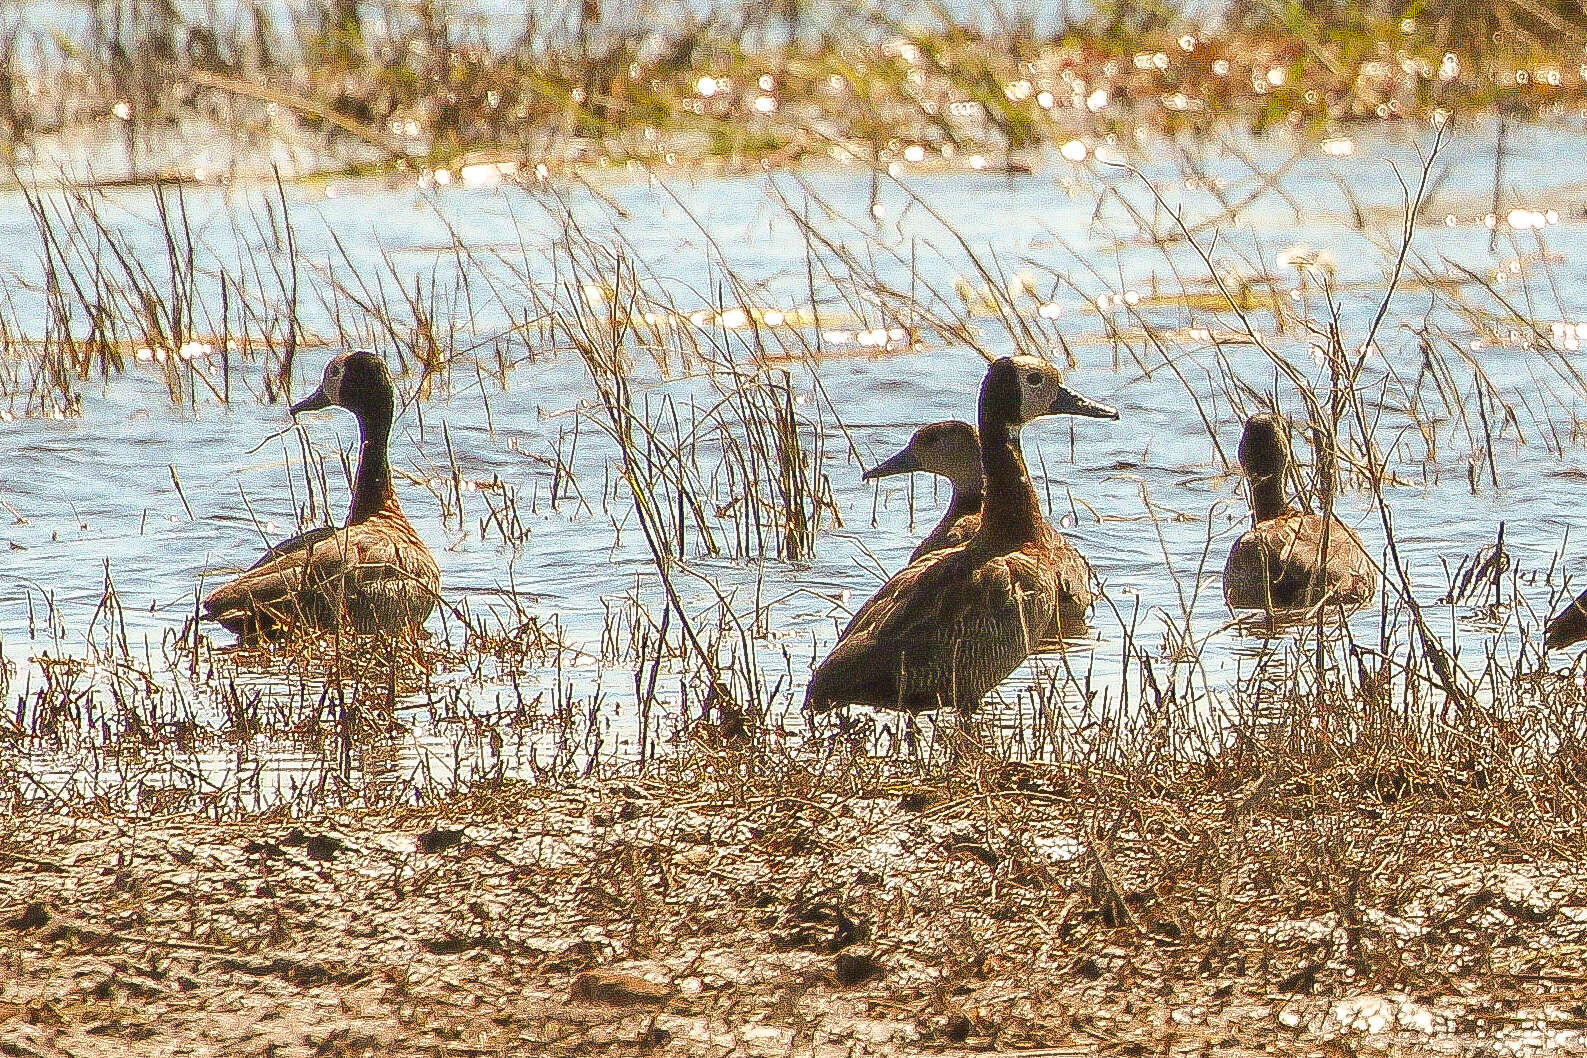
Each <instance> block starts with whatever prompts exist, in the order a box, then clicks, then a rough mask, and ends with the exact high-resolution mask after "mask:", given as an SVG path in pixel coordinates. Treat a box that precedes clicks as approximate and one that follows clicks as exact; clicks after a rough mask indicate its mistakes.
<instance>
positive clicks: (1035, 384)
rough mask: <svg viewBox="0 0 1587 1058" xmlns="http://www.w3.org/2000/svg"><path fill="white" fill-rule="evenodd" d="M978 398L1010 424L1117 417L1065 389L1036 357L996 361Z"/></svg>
mask: <svg viewBox="0 0 1587 1058" xmlns="http://www.w3.org/2000/svg"><path fill="white" fill-rule="evenodd" d="M981 395H982V396H981V399H982V401H983V403H984V402H986V400H987V399H988V398H991V401H992V403H993V405H994V406H995V407H998V408H1000V409H1001V410H1002V412H1003V414H1004V416H1005V417H1006V418H1008V419H1009V420H1010V421H1011V424H1019V423H1027V422H1030V421H1031V420H1032V419H1038V418H1040V417H1042V416H1043V415H1082V416H1086V417H1088V418H1092V419H1117V418H1118V417H1119V412H1118V409H1117V408H1112V407H1109V406H1108V405H1106V404H1102V403H1100V402H1098V401H1094V400H1092V399H1091V398H1089V397H1085V396H1082V395H1081V394H1079V393H1076V392H1075V391H1074V390H1072V389H1070V388H1069V387H1068V386H1066V385H1064V380H1063V375H1062V374H1060V373H1059V371H1058V369H1057V368H1056V367H1054V366H1053V365H1052V364H1050V363H1048V362H1047V361H1046V360H1043V359H1042V358H1041V357H1039V356H1027V355H1023V354H1021V355H1019V356H1005V357H1003V358H1002V359H1000V360H997V361H995V362H994V363H993V364H992V366H991V367H990V368H989V369H988V370H987V373H986V381H985V382H984V383H983V384H982V387H981ZM1009 412H1012V413H1013V414H1011V415H1010V414H1008V413H1009Z"/></svg>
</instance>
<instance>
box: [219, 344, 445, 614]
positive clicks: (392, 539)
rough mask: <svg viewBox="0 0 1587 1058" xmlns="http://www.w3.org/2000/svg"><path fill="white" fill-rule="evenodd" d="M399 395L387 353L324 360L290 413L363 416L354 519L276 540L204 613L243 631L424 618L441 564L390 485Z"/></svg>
mask: <svg viewBox="0 0 1587 1058" xmlns="http://www.w3.org/2000/svg"><path fill="white" fill-rule="evenodd" d="M395 403H396V401H395V394H394V392H393V389H392V385H391V376H390V374H388V373H387V371H386V365H385V362H384V361H382V360H381V359H380V358H379V357H377V356H375V355H374V354H373V353H369V352H363V351H359V352H353V353H344V354H343V355H341V356H338V357H336V358H335V359H334V360H332V361H331V362H330V363H329V364H327V365H326V366H325V377H324V380H323V381H322V382H321V383H320V387H319V389H317V390H315V391H314V392H313V393H312V394H310V395H309V396H308V397H306V398H305V399H303V400H301V401H299V402H298V403H297V404H294V405H292V414H293V415H299V414H301V413H303V412H306V411H317V410H319V409H321V408H328V407H330V406H332V405H338V406H340V407H343V408H346V409H347V410H348V411H350V412H352V413H353V414H354V415H355V416H357V418H358V432H359V437H360V441H361V446H360V451H359V456H358V472H357V474H356V475H355V476H354V478H353V498H352V506H351V509H350V510H349V511H348V512H347V521H346V523H345V524H344V525H343V526H342V527H341V528H339V529H338V528H335V527H332V526H322V527H321V528H318V529H311V530H309V531H308V532H306V533H302V534H300V535H298V536H295V537H293V538H292V539H290V540H285V541H283V542H281V543H279V544H277V545H276V546H275V547H272V548H271V549H270V550H269V551H268V552H266V553H265V556H264V557H263V558H261V559H260V560H259V561H258V562H256V563H255V564H254V565H253V567H252V568H251V569H249V570H248V571H247V572H246V573H244V574H242V575H241V576H240V577H238V578H237V579H236V580H233V581H232V582H230V583H229V584H225V585H222V586H221V587H219V588H216V589H215V590H214V591H212V592H210V594H209V595H208V597H206V598H205V599H204V615H205V616H206V617H208V618H209V619H211V620H213V621H218V622H219V623H220V624H222V625H224V626H225V627H226V628H227V629H228V630H229V631H232V632H235V633H236V634H237V635H239V636H241V637H242V638H244V639H256V638H261V637H263V638H270V637H275V636H281V635H287V634H292V633H302V632H312V631H318V630H324V629H330V628H342V629H345V630H347V631H350V632H358V633H366V634H369V633H389V632H397V631H404V630H409V629H416V628H417V627H418V626H419V625H421V624H423V623H424V620H425V618H427V617H429V615H430V611H431V610H432V609H434V607H435V602H436V599H437V598H438V593H439V592H440V589H441V571H440V569H439V567H437V566H436V564H435V559H434V558H433V557H431V555H430V550H429V548H427V547H425V546H424V541H423V540H420V539H419V535H418V534H417V533H416V532H414V530H413V526H412V525H410V524H409V523H408V519H407V518H406V517H405V516H404V515H403V513H402V508H401V506H399V505H398V503H397V494H396V492H395V491H394V490H393V489H392V487H391V467H390V464H389V462H388V459H387V453H386V444H387V440H388V438H389V436H390V433H391V421H392V418H393V415H394V412H395Z"/></svg>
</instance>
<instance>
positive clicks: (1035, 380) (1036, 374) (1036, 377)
mask: <svg viewBox="0 0 1587 1058" xmlns="http://www.w3.org/2000/svg"><path fill="white" fill-rule="evenodd" d="M1025 381H1026V382H1028V383H1030V384H1031V385H1032V386H1039V385H1041V372H1040V371H1032V372H1031V373H1030V374H1028V375H1026V376H1025Z"/></svg>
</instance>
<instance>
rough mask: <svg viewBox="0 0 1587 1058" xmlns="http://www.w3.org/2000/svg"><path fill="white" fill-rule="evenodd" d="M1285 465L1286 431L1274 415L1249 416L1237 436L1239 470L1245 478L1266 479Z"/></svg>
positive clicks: (1286, 462) (1287, 432)
mask: <svg viewBox="0 0 1587 1058" xmlns="http://www.w3.org/2000/svg"><path fill="white" fill-rule="evenodd" d="M1288 465H1289V430H1288V429H1286V427H1285V425H1284V420H1283V419H1281V418H1279V417H1278V416H1277V415H1268V414H1263V415H1253V416H1251V417H1250V418H1249V419H1247V420H1246V421H1245V432H1244V433H1242V434H1241V435H1240V466H1241V468H1242V469H1244V471H1245V476H1246V477H1248V478H1270V477H1274V476H1276V475H1279V474H1282V473H1284V468H1285V467H1287V466H1288Z"/></svg>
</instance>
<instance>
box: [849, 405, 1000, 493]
mask: <svg viewBox="0 0 1587 1058" xmlns="http://www.w3.org/2000/svg"><path fill="white" fill-rule="evenodd" d="M917 470H923V471H925V472H926V473H928V474H938V475H941V476H942V477H945V478H947V479H948V480H949V481H951V482H953V486H954V488H956V489H963V490H968V491H971V492H980V491H981V442H980V441H979V440H978V439H977V438H976V435H975V427H973V426H971V425H970V424H969V423H967V422H960V421H958V420H957V419H951V420H949V421H947V422H934V423H929V424H927V425H925V426H922V427H921V428H920V429H918V430H916V431H915V435H914V436H913V437H911V438H910V439H909V444H907V445H905V446H904V449H903V451H901V452H899V453H898V454H897V455H895V456H893V457H892V458H891V459H887V460H884V461H883V462H880V463H878V464H876V465H875V466H874V467H872V468H871V469H869V470H867V471H866V472H865V473H864V474H863V475H862V480H864V481H873V480H875V479H876V478H885V477H891V476H892V475H894V474H910V473H913V472H915V471H917Z"/></svg>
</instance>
